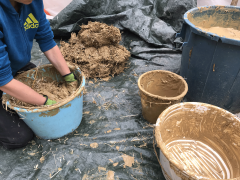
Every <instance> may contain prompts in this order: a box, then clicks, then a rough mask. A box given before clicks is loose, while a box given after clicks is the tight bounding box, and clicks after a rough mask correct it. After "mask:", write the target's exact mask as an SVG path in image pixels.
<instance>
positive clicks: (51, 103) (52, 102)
mask: <svg viewBox="0 0 240 180" xmlns="http://www.w3.org/2000/svg"><path fill="white" fill-rule="evenodd" d="M44 97H45V98H46V101H45V103H44V105H47V106H50V105H53V104H56V103H57V102H56V101H54V100H51V99H48V96H46V95H44Z"/></svg>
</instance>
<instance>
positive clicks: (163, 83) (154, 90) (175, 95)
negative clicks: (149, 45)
mask: <svg viewBox="0 0 240 180" xmlns="http://www.w3.org/2000/svg"><path fill="white" fill-rule="evenodd" d="M138 87H139V91H140V96H141V102H142V114H143V117H144V119H146V120H147V121H149V122H150V123H152V124H155V123H156V121H157V118H158V116H159V115H160V114H161V113H162V111H164V110H165V109H166V108H167V107H169V106H171V105H173V104H176V103H179V102H181V100H182V99H183V97H184V96H185V95H186V93H187V91H188V85H187V83H186V81H185V80H184V79H183V78H182V77H181V76H179V75H177V74H175V73H172V72H170V71H163V70H155V71H150V72H146V73H144V74H142V75H141V76H140V78H139V80H138Z"/></svg>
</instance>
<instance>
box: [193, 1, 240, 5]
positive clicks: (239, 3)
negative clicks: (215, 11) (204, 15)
mask: <svg viewBox="0 0 240 180" xmlns="http://www.w3.org/2000/svg"><path fill="white" fill-rule="evenodd" d="M231 3H232V0H197V6H198V7H200V6H214V5H221V6H230V5H231ZM237 6H240V1H238V3H237Z"/></svg>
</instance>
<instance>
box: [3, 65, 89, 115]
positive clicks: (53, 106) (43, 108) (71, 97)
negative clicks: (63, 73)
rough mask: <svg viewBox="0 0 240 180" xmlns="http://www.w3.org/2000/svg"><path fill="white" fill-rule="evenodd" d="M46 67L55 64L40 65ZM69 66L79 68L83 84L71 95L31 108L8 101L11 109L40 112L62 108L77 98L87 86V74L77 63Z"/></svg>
mask: <svg viewBox="0 0 240 180" xmlns="http://www.w3.org/2000/svg"><path fill="white" fill-rule="evenodd" d="M45 67H54V66H53V65H52V64H45V65H42V66H40V67H39V68H45ZM68 67H69V68H73V69H76V70H78V71H79V72H80V74H81V76H82V79H81V85H80V86H79V87H78V88H77V89H76V91H75V92H74V93H73V94H72V95H71V96H69V97H68V98H66V99H65V100H64V101H62V102H60V103H57V104H54V105H51V106H36V107H31V108H23V107H15V106H12V105H11V104H10V103H9V101H7V106H8V107H9V108H10V109H12V110H14V111H17V112H24V113H40V112H45V111H50V110H54V109H57V108H60V107H62V106H64V105H66V104H68V103H69V102H71V101H72V100H73V99H75V98H76V97H77V96H78V95H80V94H81V93H82V91H83V90H84V86H85V76H84V74H83V72H82V71H81V70H80V69H79V67H78V66H76V65H72V64H68Z"/></svg>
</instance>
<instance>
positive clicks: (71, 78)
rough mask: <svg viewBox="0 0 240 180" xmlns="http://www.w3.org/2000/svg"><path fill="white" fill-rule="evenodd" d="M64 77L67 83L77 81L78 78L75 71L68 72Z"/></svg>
mask: <svg viewBox="0 0 240 180" xmlns="http://www.w3.org/2000/svg"><path fill="white" fill-rule="evenodd" d="M63 78H64V80H65V81H66V82H67V83H72V82H75V81H77V79H76V77H75V76H74V74H73V73H70V74H67V75H65V76H63Z"/></svg>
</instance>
